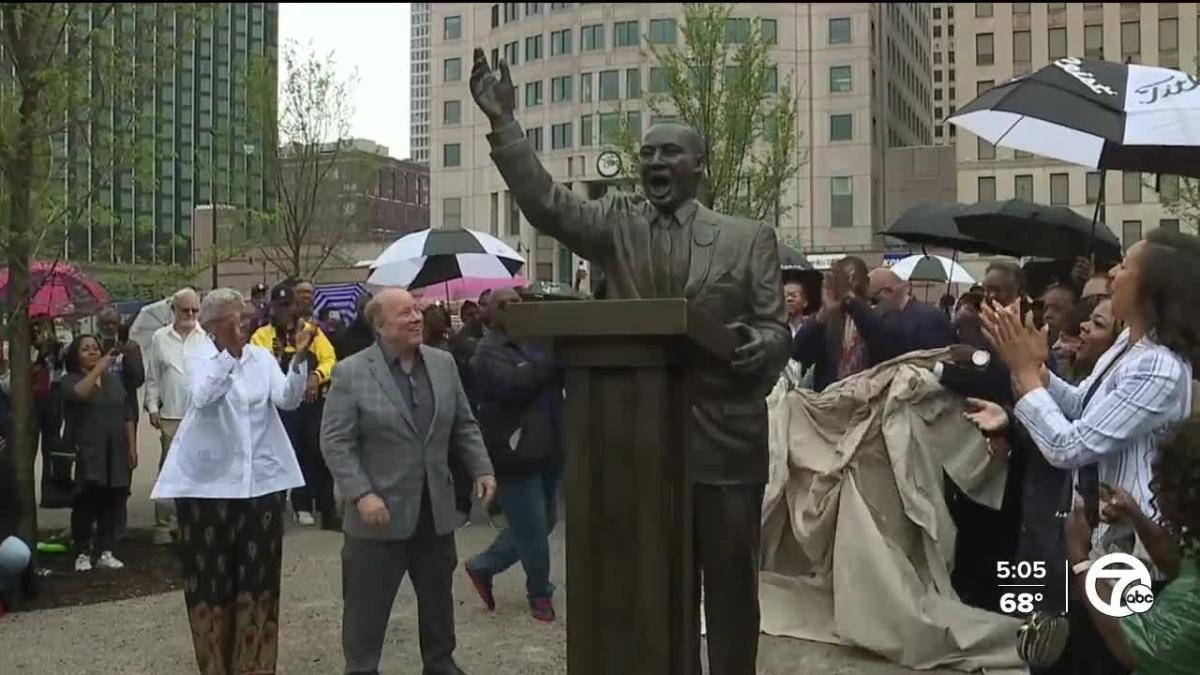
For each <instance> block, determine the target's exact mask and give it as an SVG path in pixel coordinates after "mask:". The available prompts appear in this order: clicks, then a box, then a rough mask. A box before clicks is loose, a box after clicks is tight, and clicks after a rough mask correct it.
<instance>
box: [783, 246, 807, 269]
mask: <svg viewBox="0 0 1200 675" xmlns="http://www.w3.org/2000/svg"><path fill="white" fill-rule="evenodd" d="M812 268H813V265H812V263H811V262H809V261H808V258H805V257H804V254H803V253H801V252H800V251H797V250H796V249H794V248H792V247H791V246H785V245H783V244H780V245H779V269H781V270H784V271H789V270H811V269H812Z"/></svg>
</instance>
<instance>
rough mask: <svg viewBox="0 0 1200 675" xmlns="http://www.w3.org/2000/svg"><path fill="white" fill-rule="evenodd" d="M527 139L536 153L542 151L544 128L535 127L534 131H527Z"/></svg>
mask: <svg viewBox="0 0 1200 675" xmlns="http://www.w3.org/2000/svg"><path fill="white" fill-rule="evenodd" d="M525 138H526V139H528V141H529V144H530V145H532V146H533V151H534V152H541V151H542V128H541V127H540V126H539V127H533V128H532V129H526V130H525Z"/></svg>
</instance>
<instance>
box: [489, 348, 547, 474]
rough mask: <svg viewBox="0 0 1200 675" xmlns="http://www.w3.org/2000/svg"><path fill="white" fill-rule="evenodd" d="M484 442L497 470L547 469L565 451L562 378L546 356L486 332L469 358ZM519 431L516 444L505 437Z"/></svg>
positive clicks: (529, 471)
mask: <svg viewBox="0 0 1200 675" xmlns="http://www.w3.org/2000/svg"><path fill="white" fill-rule="evenodd" d="M471 372H472V375H473V376H474V377H473V379H474V382H475V393H476V396H477V397H478V403H479V411H478V414H477V417H478V421H479V428H480V431H481V432H482V433H483V441H484V444H485V445H486V446H487V449H488V454H489V455H490V456H491V458H492V464H493V465H494V466H495V468H496V471H497V473H500V474H505V473H507V474H529V473H533V472H537V471H543V470H547V469H549V468H552V467H553V466H555V465H556V463H557V462H559V461H561V457H562V453H563V436H562V434H563V424H562V388H563V383H562V377H561V374H560V372H559V369H558V368H557V367H556V366H555V365H554V364H553V363H552V362H551V361H550V360H549V359H548V358H546V357H545V356H544V355H541V354H537V353H535V352H534V351H533V350H531V349H530V348H529V347H528V346H526V345H522V344H519V343H517V342H516V341H514V340H513V339H512V338H510V337H508V335H507V334H505V333H503V332H501V331H496V330H493V331H489V332H488V333H487V334H486V335H484V336H483V338H482V339H481V340H480V341H479V346H478V348H477V349H476V351H475V356H474V357H473V358H472V359H471ZM518 427H519V428H520V430H521V436H520V441H519V442H518V444H517V447H516V448H513V447H511V445H510V443H509V440H510V439H511V437H512V435H513V433H514V432H515V431H516V430H517V428H518Z"/></svg>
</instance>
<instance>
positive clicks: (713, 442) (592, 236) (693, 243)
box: [488, 122, 789, 675]
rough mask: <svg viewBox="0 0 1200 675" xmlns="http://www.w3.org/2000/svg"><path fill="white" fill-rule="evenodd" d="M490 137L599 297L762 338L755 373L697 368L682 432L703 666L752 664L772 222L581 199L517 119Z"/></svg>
mask: <svg viewBox="0 0 1200 675" xmlns="http://www.w3.org/2000/svg"><path fill="white" fill-rule="evenodd" d="M488 140H489V141H490V142H491V144H492V159H493V160H494V161H495V163H496V168H497V169H499V171H500V174H501V175H502V176H503V177H504V180H505V182H506V183H507V184H508V186H509V189H510V190H511V191H512V194H513V197H514V198H515V199H516V201H517V204H518V205H520V207H521V212H522V213H524V214H525V217H526V219H528V220H529V222H530V224H532V225H533V226H534V227H535V228H537V229H538V230H539V231H541V232H543V233H545V234H548V235H550V236H552V237H554V238H556V239H558V240H559V241H561V242H562V243H563V244H564V245H566V246H567V247H568V248H570V249H571V250H572V251H574V252H575V253H577V254H578V255H580V256H582V257H584V258H586V259H588V260H590V261H591V262H592V263H593V264H594V265H595V266H596V267H597V268H599V270H600V271H602V272H603V275H604V278H605V288H606V295H607V297H611V298H656V297H680V296H682V297H685V298H687V299H688V300H689V301H690V304H691V305H692V306H693V307H694V308H696V309H698V310H700V311H701V312H704V313H706V314H708V315H709V316H711V317H712V318H713V319H715V320H717V321H720V322H721V323H724V324H729V323H732V322H737V321H740V322H743V323H745V324H747V325H749V326H751V327H752V328H754V329H756V330H757V331H758V333H759V334H760V335H761V336H762V339H763V340H764V342H765V343H766V345H765V346H766V352H767V359H766V361H765V363H764V365H763V366H762V367H761V368H759V369H758V371H757V372H754V373H752V374H748V375H738V374H735V373H734V372H733V371H732V370H731V369H730V368H729V366H728V365H726V364H712V365H704V366H697V367H696V368H695V369H694V371H693V373H692V375H693V378H694V382H695V386H694V387H693V388H692V390H691V391H690V392H689V393H690V394H691V396H692V397H693V398H692V402H693V405H692V416H691V420H690V423H689V424H688V425H687V429H686V431H683V430H681V431H682V432H683V433H686V434H687V447H688V470H689V476H690V478H691V479H692V480H693V481H694V482H695V483H696V484H697V487H696V489H695V491H694V494H695V500H694V505H695V509H694V518H695V526H696V532H697V542H696V544H697V553H698V555H697V558H698V559H699V563H700V566H701V568H702V569H703V570H704V575H703V576H704V585H705V591H706V592H705V600H706V610H707V617H708V626H709V629H710V630H709V661H710V666H711V668H712V672H713V673H714V674H715V675H726V674H730V673H753V672H754V670H755V657H756V653H757V644H758V632H759V631H758V626H759V612H758V583H757V570H758V543H759V529H760V527H759V520H760V513H761V508H762V491H763V486H764V485H765V484H766V480H767V408H766V402H765V398H766V395H767V394H768V393H769V392H770V390H771V388H772V387H773V386H774V384H775V381H776V379H777V378H778V376H779V373H780V371H781V370H782V369H783V366H784V364H785V362H786V361H787V354H788V338H789V332H788V329H787V328H786V326H785V325H784V318H785V316H786V314H785V311H784V305H783V285H782V283H781V281H780V275H779V261H778V249H777V245H776V241H775V232H774V230H772V229H771V228H770V227H769V226H767V225H766V224H764V223H757V222H752V221H748V220H743V219H740V218H734V217H730V216H726V215H722V214H719V213H715V212H713V211H711V210H709V209H707V208H705V207H704V206H701V205H699V204H698V203H695V202H689V203H687V204H684V205H682V206H680V208H679V209H678V210H677V211H676V212H675V213H674V214H670V216H666V215H664V214H659V213H658V212H657V210H656V209H655V208H654V207H653V206H652V205H651V204H650V203H648V202H647V201H646V200H645V199H643V198H641V197H637V196H634V195H630V194H626V193H619V192H618V193H615V194H613V193H610V194H609V195H607V196H605V197H604V198H603V199H600V200H595V201H589V200H586V199H583V198H581V197H579V196H578V195H575V194H574V193H572V192H571V191H570V190H568V189H567V188H566V187H564V186H561V185H557V184H555V183H554V182H553V180H552V179H551V177H550V175H549V174H548V173H546V171H545V169H544V168H543V167H542V165H541V162H539V161H538V158H537V154H536V153H535V152H534V151H533V148H532V147H531V146H530V144H529V142H528V141H526V140H525V135H524V132H522V130H521V128H520V125H518V124H517V123H516V122H512V123H510V124H508V125H507V126H505V127H503V128H501V129H499V130H497V131H495V132H493V133H491V134H489V135H488ZM664 221H666V222H665V223H664ZM654 228H665V229H667V230H669V231H670V232H671V238H672V239H671V240H672V241H673V242H675V243H682V244H684V245H682V246H676V245H674V244H672V245H671V246H669V247H668V248H667V249H664V248H663V244H664V242H666V241H667V238H666V237H664V236H663V234H662V233H661V232H655V231H654ZM675 228H681V229H675ZM664 251H669V252H664Z"/></svg>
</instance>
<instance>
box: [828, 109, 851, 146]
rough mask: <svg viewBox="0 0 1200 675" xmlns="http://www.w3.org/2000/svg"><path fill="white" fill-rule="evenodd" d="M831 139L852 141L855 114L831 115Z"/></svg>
mask: <svg viewBox="0 0 1200 675" xmlns="http://www.w3.org/2000/svg"><path fill="white" fill-rule="evenodd" d="M829 140H831V141H851V140H854V116H853V115H849V114H845V115H830V116H829Z"/></svg>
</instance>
